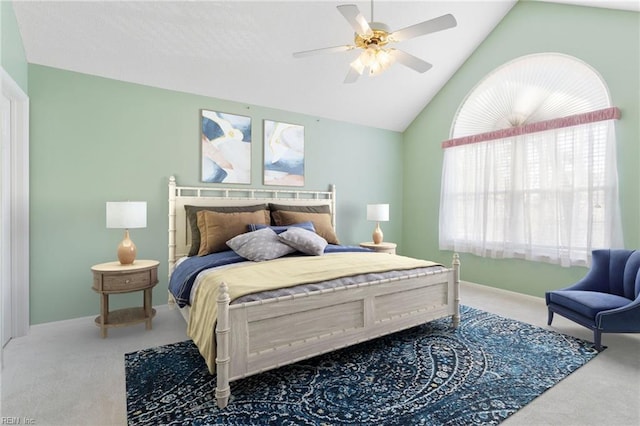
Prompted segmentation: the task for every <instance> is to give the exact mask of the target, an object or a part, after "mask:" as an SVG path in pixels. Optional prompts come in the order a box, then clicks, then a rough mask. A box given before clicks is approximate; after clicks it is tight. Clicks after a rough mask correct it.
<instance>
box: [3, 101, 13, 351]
mask: <svg viewBox="0 0 640 426" xmlns="http://www.w3.org/2000/svg"><path fill="white" fill-rule="evenodd" d="M0 144H1V149H0V223H1V225H0V226H1V227H0V309H2V326H1V329H0V333H1V336H0V337H1V338H2V341H1V342H0V344H1V346H2V347H4V346H5V345H6V344H7V342H9V339H11V337H12V335H11V330H12V324H13V319H12V318H13V315H12V310H11V309H12V304H11V268H12V266H11V262H12V259H11V102H10V101H9V99H7V98H5V97H4V95H2V94H0Z"/></svg>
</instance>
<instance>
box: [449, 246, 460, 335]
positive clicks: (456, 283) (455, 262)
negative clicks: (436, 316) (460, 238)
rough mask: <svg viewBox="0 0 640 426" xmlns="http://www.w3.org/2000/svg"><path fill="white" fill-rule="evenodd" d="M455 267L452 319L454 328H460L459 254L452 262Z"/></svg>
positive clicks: (456, 254)
mask: <svg viewBox="0 0 640 426" xmlns="http://www.w3.org/2000/svg"><path fill="white" fill-rule="evenodd" d="M451 265H452V267H453V309H454V314H453V316H452V317H451V319H452V320H453V328H458V326H459V325H460V256H458V253H453V261H452V262H451Z"/></svg>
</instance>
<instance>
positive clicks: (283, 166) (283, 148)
mask: <svg viewBox="0 0 640 426" xmlns="http://www.w3.org/2000/svg"><path fill="white" fill-rule="evenodd" d="M264 184H265V185H282V186H304V126H300V125H298V124H290V123H282V122H278V121H271V120H264Z"/></svg>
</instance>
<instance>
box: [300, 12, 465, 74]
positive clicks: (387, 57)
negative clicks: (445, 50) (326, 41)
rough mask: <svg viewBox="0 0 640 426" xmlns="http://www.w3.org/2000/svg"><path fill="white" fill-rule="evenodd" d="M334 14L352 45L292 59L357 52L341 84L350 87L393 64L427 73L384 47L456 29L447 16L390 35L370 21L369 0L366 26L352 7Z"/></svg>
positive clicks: (398, 52) (414, 60)
mask: <svg viewBox="0 0 640 426" xmlns="http://www.w3.org/2000/svg"><path fill="white" fill-rule="evenodd" d="M338 11H339V12H340V13H341V14H342V16H344V18H345V19H346V20H347V22H348V23H349V24H350V25H351V27H352V28H353V29H354V30H355V39H354V44H353V45H344V46H334V47H326V48H322V49H314V50H306V51H303V52H296V53H294V54H293V57H294V58H303V57H306V56H312V55H316V54H322V53H334V52H345V51H349V50H354V49H361V50H362V53H361V54H360V56H358V58H356V60H355V61H353V62H351V64H350V66H349V72H348V73H347V76H346V78H345V80H344V82H345V83H354V82H355V81H356V80H357V79H358V77H360V76H361V75H362V74H363V73H365V72H366V74H369V75H370V76H375V75H378V74H380V73H382V72H383V71H385V70H386V69H387V68H389V67H390V66H391V64H393V63H394V62H396V61H397V62H399V63H401V64H402V65H404V66H406V67H409V68H411V69H413V70H415V71H417V72H419V73H423V72H425V71H427V70H429V69H430V68H431V67H432V65H431V64H430V63H428V62H426V61H423V60H422V59H420V58H418V57H416V56H413V55H411V54H409V53H407V52H405V51H403V50H399V49H395V48H392V47H388V45H389V44H390V43H397V42H401V41H404V40H408V39H411V38H414V37H419V36H423V35H426V34H430V33H434V32H437V31H442V30H446V29H449V28H453V27H455V26H456V25H457V22H456V18H454V17H453V15H451V14H447V15H442V16H440V17H438V18H434V19H430V20H428V21H424V22H420V23H418V24H414V25H411V26H409V27H406V28H403V29H401V30H397V31H394V32H390V31H389V27H388V26H387V25H385V24H383V23H381V22H374V21H373V0H371V22H367V20H366V19H365V18H364V16H362V13H360V10H359V9H358V6H356V5H355V4H344V5H340V6H338Z"/></svg>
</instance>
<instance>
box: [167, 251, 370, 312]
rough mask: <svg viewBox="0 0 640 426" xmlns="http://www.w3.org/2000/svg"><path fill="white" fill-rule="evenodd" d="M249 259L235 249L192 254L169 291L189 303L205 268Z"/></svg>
mask: <svg viewBox="0 0 640 426" xmlns="http://www.w3.org/2000/svg"><path fill="white" fill-rule="evenodd" d="M362 251H371V250H369V249H367V248H362V247H356V246H340V245H334V244H328V245H327V247H326V248H325V250H324V252H325V253H340V252H362ZM289 256H304V255H303V254H301V253H299V252H298V253H294V254H291V255H289ZM245 261H247V259H245V258H244V257H242V256H240V255H239V254H237V253H236V252H235V251H233V250H228V251H223V252H220V253H212V254H209V255H206V256H191V257H189V258H188V259H185V260H184V261H182V262H181V263H180V264H179V265H178V267H177V268H176V269H175V270H174V271H173V273H172V274H171V280H170V281H169V291H170V292H171V294H172V295H173V297H174V298H175V300H176V303H177V304H178V306H180V307H181V308H182V307H184V306H186V305H188V304H189V296H190V295H191V288H192V287H193V284H194V282H195V280H196V277H197V276H198V274H199V273H200V272H202V271H204V270H205V269H209V268H215V267H218V266H224V265H231V264H233V263H238V262H245Z"/></svg>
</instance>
